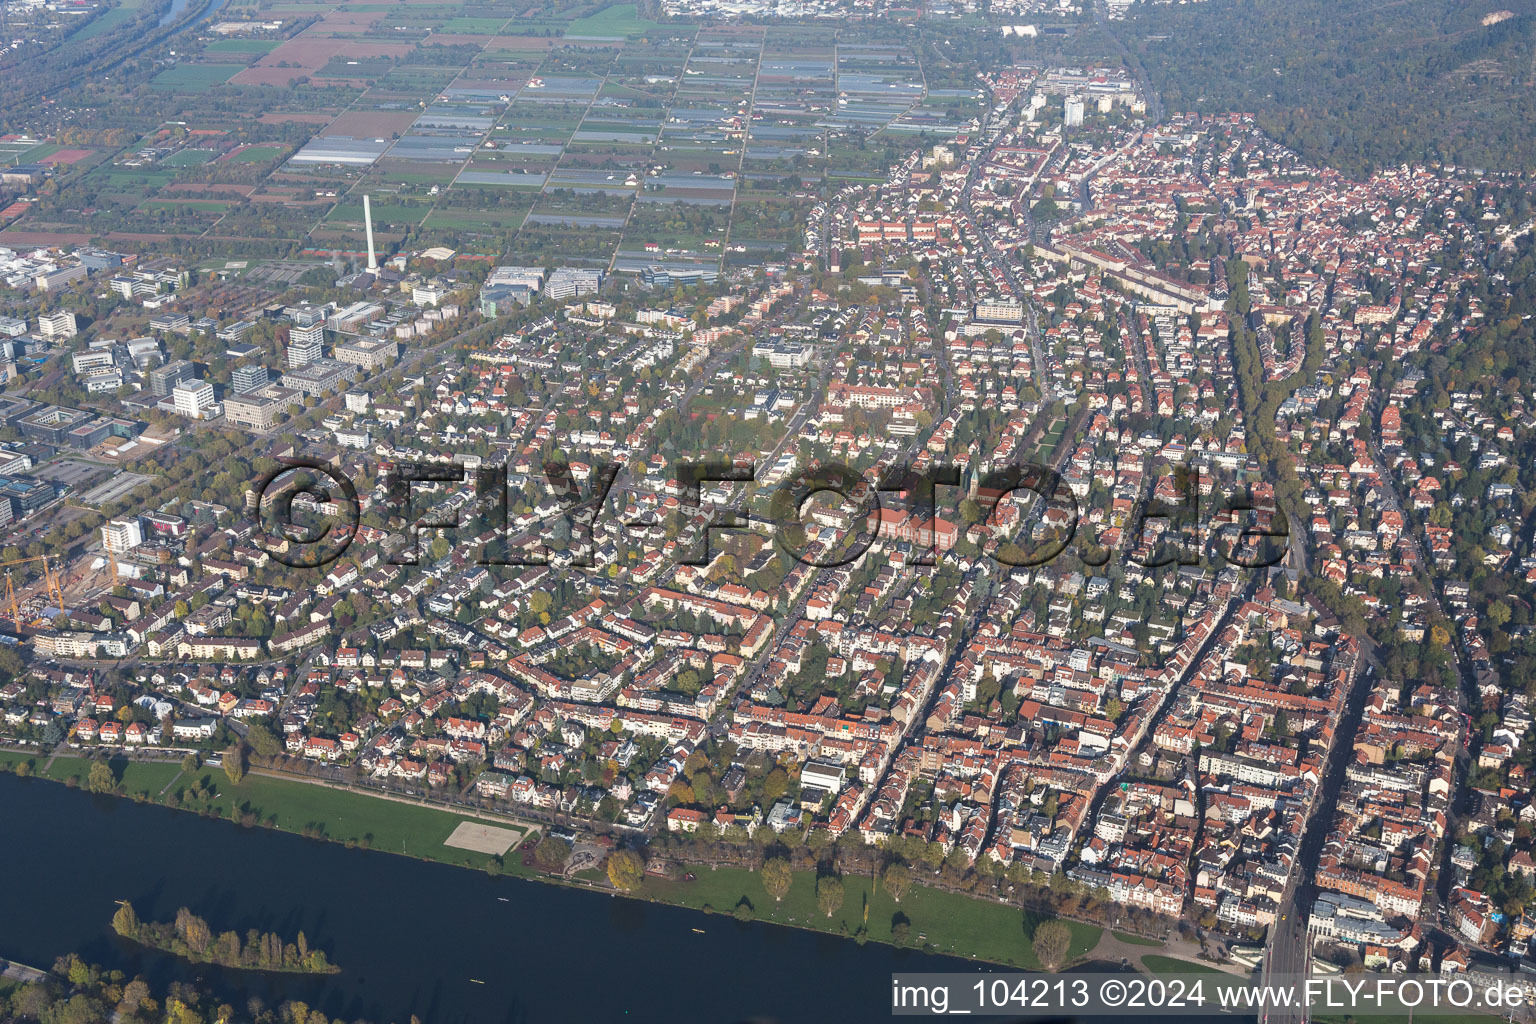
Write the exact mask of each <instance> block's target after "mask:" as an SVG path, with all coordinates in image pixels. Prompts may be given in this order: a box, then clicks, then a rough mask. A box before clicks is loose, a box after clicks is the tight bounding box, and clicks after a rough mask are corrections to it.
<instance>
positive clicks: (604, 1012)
mask: <svg viewBox="0 0 1536 1024" xmlns="http://www.w3.org/2000/svg"><path fill="white" fill-rule="evenodd" d="M178 785H179V783H178ZM0 816H3V817H4V818H5V820H7V821H16V822H24V823H26V827H25V834H24V837H23V838H22V839H21V840H20V841H16V842H10V843H0V875H3V876H4V877H6V878H9V879H14V880H24V884H13V885H8V886H4V887H0V922H3V925H0V957H6V958H14V959H15V960H18V961H21V962H23V963H30V964H40V965H49V964H52V963H54V962H55V961H56V960H57V959H58V958H59V957H61V956H65V955H68V954H70V953H75V954H78V955H79V957H80V958H81V959H82V960H84V961H85V962H87V963H93V964H99V965H101V966H102V967H103V968H105V969H107V970H112V971H122V972H124V974H125V976H127V977H135V976H142V977H143V978H144V979H145V981H147V982H148V983H149V984H150V986H151V987H152V988H153V989H154V990H155V991H157V992H158V991H165V990H166V988H167V986H169V985H170V984H172V983H174V982H184V983H193V984H197V985H199V986H200V988H202V989H204V990H207V991H210V992H213V993H215V994H216V996H217V999H218V1000H219V1001H221V1002H227V1003H229V1004H231V1005H234V1006H241V1005H245V1003H246V1002H247V1000H248V999H250V998H252V997H255V998H259V999H261V1000H262V1001H263V1003H265V1004H266V1005H267V1006H269V1007H274V1006H278V1005H281V1004H282V1003H283V1002H284V1001H290V1000H292V1001H302V1002H304V1003H306V1004H307V1005H308V1006H309V1007H310V1008H311V1009H312V1010H314V1009H319V1010H321V1011H323V1012H324V1013H325V1014H326V1016H327V1018H328V1019H331V1020H335V1019H341V1020H372V1021H380V1022H383V1021H396V1022H404V1021H407V1020H409V1019H410V1017H411V1016H413V1015H414V1016H417V1017H418V1018H420V1019H421V1020H423V1021H430V1022H431V1024H481V1022H485V1021H497V1020H515V1021H518V1022H519V1024H565V1022H567V1021H575V1020H581V1021H593V1022H598V1021H614V1022H618V1021H620V1020H622V1021H623V1022H624V1024H650V1022H653V1021H654V1022H656V1024H679V1022H682V1021H700V1022H703V1021H726V1020H779V1021H794V1022H796V1024H821V1022H826V1024H846V1022H847V1021H850V1020H864V1019H866V1018H868V1017H870V1016H873V1015H877V1014H883V1013H884V1012H885V1008H886V1007H888V1006H889V1004H890V984H891V973H892V972H893V971H905V972H920V973H921V972H928V973H957V972H958V973H972V972H976V971H981V970H984V969H985V968H984V967H983V965H981V964H980V963H978V962H976V961H972V960H964V959H959V958H956V957H949V956H939V955H929V954H925V953H923V952H922V951H921V950H916V949H894V948H892V947H889V946H883V945H875V944H866V945H862V946H861V945H859V944H858V943H855V942H849V941H845V940H843V939H841V938H838V937H837V936H835V935H830V934H826V933H822V932H814V931H810V930H806V929H802V928H799V927H788V928H781V927H774V926H772V925H770V924H766V923H764V922H761V921H737V920H734V919H732V918H730V917H720V916H716V917H708V916H705V915H703V914H700V913H698V912H697V911H694V910H689V909H686V908H683V907H676V906H671V905H668V904H666V903H662V902H659V901H654V900H634V899H623V898H616V897H615V896H614V895H613V894H612V893H611V892H609V891H606V890H603V889H599V888H596V887H591V886H578V885H558V884H557V885H548V884H533V883H532V882H531V881H527V880H524V879H522V878H509V877H505V876H503V877H491V876H490V875H488V874H486V873H485V872H483V871H463V870H460V869H458V868H456V867H453V866H450V865H448V864H443V863H437V862H432V861H428V860H426V859H412V860H407V859H406V858H404V857H401V856H390V857H384V856H378V855H377V853H376V851H373V852H364V851H360V850H355V849H354V850H347V849H344V848H343V847H342V846H341V845H340V844H338V843H333V842H315V841H311V840H307V839H305V838H303V837H302V836H299V835H296V834H294V833H292V832H287V831H282V830H278V829H271V828H249V829H241V828H238V827H232V826H231V825H230V824H229V822H228V821H215V820H213V819H211V818H209V817H205V816H201V815H197V814H177V813H174V812H173V811H172V810H171V809H170V808H168V807H165V806H163V805H160V804H155V803H147V802H146V803H138V802H135V801H133V800H120V799H110V798H107V797H103V796H97V795H93V794H91V793H89V792H88V791H86V790H84V789H79V788H76V789H66V788H64V787H63V786H60V785H58V784H49V783H46V782H40V781H38V780H36V779H18V778H16V777H15V776H13V775H9V774H6V775H0ZM349 819H350V816H349ZM411 849H412V850H413V851H414V850H415V849H416V844H415V843H414V842H412V844H411ZM82 857H85V858H88V862H89V864H90V870H88V871H82V870H80V864H81V858H82ZM797 884H798V881H797ZM119 901H127V902H131V903H132V904H133V906H134V908H135V909H136V911H137V912H138V913H139V914H140V915H142V916H143V917H144V918H146V919H149V920H167V919H170V918H173V917H174V916H175V914H176V911H177V908H179V907H198V908H203V909H205V910H206V911H207V913H208V914H209V915H210V920H212V921H217V922H218V926H219V927H231V928H236V929H239V930H240V931H241V932H242V934H244V933H245V932H246V931H247V930H249V929H252V928H254V929H256V930H257V931H270V932H276V933H277V934H280V935H284V936H293V937H297V935H298V933H299V932H300V931H302V932H304V933H305V934H306V935H309V936H320V937H323V940H324V944H325V951H326V954H327V956H328V957H329V958H330V959H332V960H333V961H334V962H335V963H338V964H340V965H342V967H343V970H342V972H341V973H340V974H335V975H326V976H306V975H299V974H268V973H263V972H251V971H230V970H225V969H224V968H220V967H215V966H209V965H202V964H188V963H186V962H185V961H182V960H179V959H177V958H176V957H174V956H169V955H166V954H164V953H160V952H158V951H154V950H148V949H145V948H143V947H141V946H137V945H135V944H133V943H129V942H126V941H124V940H123V939H121V938H119V937H118V936H117V935H116V934H115V933H114V932H113V931H112V929H111V928H110V927H109V926H107V925H106V923H105V922H106V921H107V920H108V919H109V918H110V917H111V916H112V914H113V912H114V911H115V910H116V909H117V907H118V905H119ZM445 936H446V937H448V941H444V937H445ZM679 964H687V965H688V968H687V970H686V971H684V972H683V975H679V973H678V970H679V969H678V965H679ZM743 965H751V966H749V967H748V968H747V969H743ZM807 967H809V968H811V969H812V970H813V971H814V972H815V974H816V975H817V976H825V977H834V978H836V979H838V981H837V984H836V985H825V984H802V983H790V982H788V981H787V980H786V979H789V978H794V977H800V976H802V975H804V972H805V968H807ZM684 975H686V976H684ZM658 978H663V979H671V980H672V982H675V983H668V984H665V985H662V986H658V985H657V983H656V982H657V979H658ZM594 979H597V980H596V981H594ZM208 1019H210V1020H211V1019H212V1017H211V1016H210V1017H209V1018H208Z"/></svg>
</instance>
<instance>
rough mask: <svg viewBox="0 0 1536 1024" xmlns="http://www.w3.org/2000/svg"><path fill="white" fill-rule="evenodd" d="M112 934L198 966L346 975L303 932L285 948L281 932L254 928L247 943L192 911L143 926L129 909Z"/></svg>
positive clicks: (114, 918)
mask: <svg viewBox="0 0 1536 1024" xmlns="http://www.w3.org/2000/svg"><path fill="white" fill-rule="evenodd" d="M112 930H113V931H115V932H117V934H119V935H121V936H122V937H123V938H125V939H129V940H131V941H133V942H137V943H138V944H139V945H141V946H149V947H150V948H151V949H158V950H162V951H164V952H166V953H171V954H173V955H175V956H179V957H181V958H182V959H184V960H191V961H193V962H195V963H208V964H218V965H219V966H220V967H232V968H235V969H238V970H251V971H283V972H286V973H290V974H336V973H339V972H340V970H341V968H339V967H337V966H336V965H335V964H333V963H331V962H330V961H329V960H328V959H326V956H325V952H324V951H323V950H319V949H311V948H310V945H309V940H308V939H307V938H305V936H304V933H303V932H299V934H298V938H297V939H296V940H295V941H293V942H284V941H283V938H282V936H280V935H278V934H277V933H276V932H258V931H257V930H256V929H254V928H252V929H251V930H250V931H248V932H246V933H245V938H244V939H243V940H242V939H241V938H240V936H239V935H238V934H236V933H235V932H232V931H226V932H221V933H219V934H218V935H215V934H214V933H213V929H212V928H210V927H209V926H208V922H207V921H205V920H203V919H202V918H200V917H198V916H197V915H196V914H194V913H192V911H190V910H188V909H187V908H186V907H182V908H181V909H180V910H178V911H176V919H175V920H174V921H164V922H155V921H140V920H139V915H138V914H137V913H136V912H135V911H134V909H133V904H131V903H124V904H123V905H122V906H121V907H119V908H118V910H117V913H116V914H113V915H112Z"/></svg>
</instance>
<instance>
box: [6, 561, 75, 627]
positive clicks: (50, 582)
mask: <svg viewBox="0 0 1536 1024" xmlns="http://www.w3.org/2000/svg"><path fill="white" fill-rule="evenodd" d="M32 562H42V563H43V582H44V583H45V584H46V585H47V587H48V594H49V596H50V597H52V598H53V603H54V605H55V606H56V607H57V608H58V609H59V610H60V611H63V610H64V590H63V588H62V587H60V586H59V577H58V575H57V574H55V573H54V571H53V567H52V566H50V565H49V564H48V556H47V555H36V556H34V557H32V558H16V559H12V560H11V561H9V562H0V569H4V570H5V605H6V608H7V610H9V611H10V613H11V622H12V623H13V624H14V625H15V626H16V628H18V629H20V628H21V607H20V605H19V604H18V603H17V601H16V587H15V585H14V584H13V583H12V582H11V567H12V566H16V565H29V564H31V563H32Z"/></svg>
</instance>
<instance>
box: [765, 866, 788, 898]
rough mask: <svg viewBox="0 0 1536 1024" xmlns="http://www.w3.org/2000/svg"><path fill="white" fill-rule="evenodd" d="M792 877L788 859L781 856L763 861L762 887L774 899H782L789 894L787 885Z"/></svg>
mask: <svg viewBox="0 0 1536 1024" xmlns="http://www.w3.org/2000/svg"><path fill="white" fill-rule="evenodd" d="M794 878H795V876H794V873H793V872H792V871H790V869H789V861H787V860H785V859H784V858H783V857H771V858H769V859H768V860H767V861H765V862H764V863H763V888H764V889H765V890H766V891H767V893H768V895H769V896H772V897H773V898H774V899H775V900H782V899H783V898H784V897H785V896H787V895H788V894H789V885H790V883H791V882H793V881H794Z"/></svg>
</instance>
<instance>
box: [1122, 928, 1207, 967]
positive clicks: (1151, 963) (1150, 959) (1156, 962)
mask: <svg viewBox="0 0 1536 1024" xmlns="http://www.w3.org/2000/svg"><path fill="white" fill-rule="evenodd" d="M1125 941H1127V942H1130V941H1131V939H1130V938H1128V937H1125ZM1156 945H1162V943H1156ZM1141 965H1142V966H1143V967H1145V968H1146V969H1147V970H1149V971H1151V972H1152V973H1153V974H1222V973H1225V972H1223V971H1222V970H1221V969H1219V968H1216V967H1212V966H1210V965H1209V964H1197V963H1194V962H1192V961H1189V960H1178V959H1175V958H1174V957H1171V956H1158V955H1156V954H1155V953H1148V954H1147V955H1146V956H1144V957H1142V958H1141Z"/></svg>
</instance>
